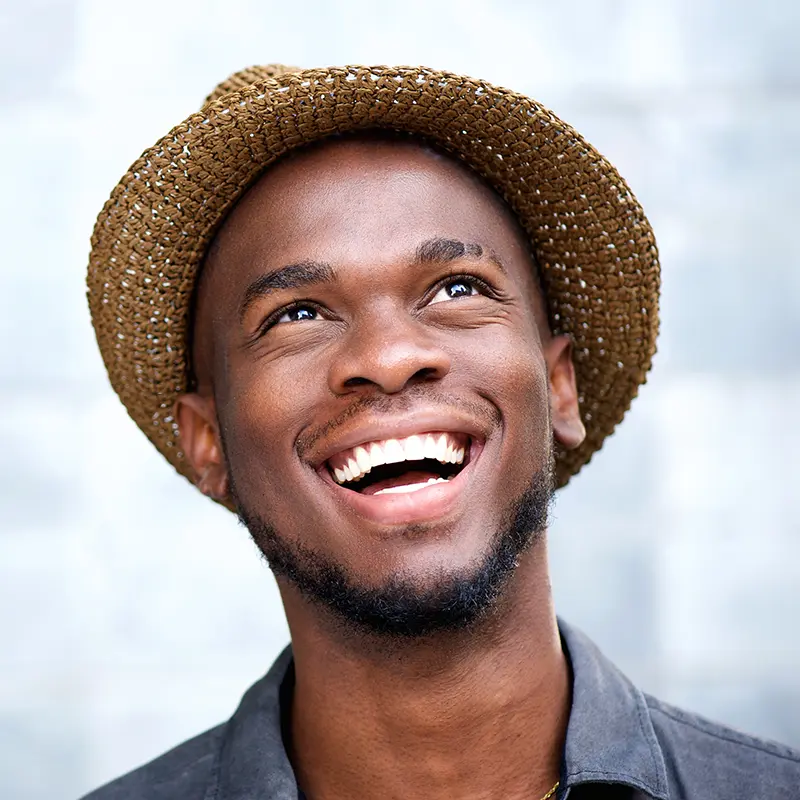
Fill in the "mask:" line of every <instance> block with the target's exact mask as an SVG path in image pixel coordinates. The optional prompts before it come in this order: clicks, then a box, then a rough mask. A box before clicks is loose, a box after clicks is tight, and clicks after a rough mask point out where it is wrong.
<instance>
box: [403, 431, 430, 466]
mask: <svg viewBox="0 0 800 800" xmlns="http://www.w3.org/2000/svg"><path fill="white" fill-rule="evenodd" d="M403 449H404V450H405V451H406V460H407V461H421V460H422V459H423V458H425V445H424V443H423V441H422V437H421V436H409V437H408V439H406V440H405V443H404V448H403Z"/></svg>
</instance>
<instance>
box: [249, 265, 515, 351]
mask: <svg viewBox="0 0 800 800" xmlns="http://www.w3.org/2000/svg"><path fill="white" fill-rule="evenodd" d="M459 282H461V283H469V284H472V285H473V286H474V287H475V288H476V289H477V290H478V291H479V292H480V293H481V294H483V295H485V296H486V297H491V298H495V299H497V298H498V297H499V295H498V292H497V291H496V290H495V289H494V288H493V287H492V286H490V285H489V283H488V282H487V281H485V280H483V278H479V277H478V276H477V275H471V274H468V273H464V272H459V273H456V274H454V275H448V276H447V277H446V278H442V280H440V281H438V282H437V283H435V284H434V285H433V286H432V287H431V288H430V289H429V290H428V292H427V293H426V295H425V302H424V303H423V307H424V306H425V305H427V303H428V302H430V300H431V299H432V298H433V297H435V296H436V293H437V292H438V291H439V290H440V289H442V288H444V287H445V286H447V285H448V284H450V283H459ZM298 308H311V309H313V310H314V311H316V312H317V313H318V314H322V313H323V312H322V308H321V306H319V305H318V304H317V303H314V302H312V301H310V300H296V301H295V302H293V303H289V305H288V306H282V307H281V308H279V309H277V310H275V311H273V312H272V314H270V315H269V316H268V317H267V318H266V319H265V320H264V321H263V322H262V323H261V324H260V325H259V326H258V328H257V330H256V331H255V333H254V334H253V340H256V339H260V338H261V337H262V336H263V335H264V334H266V333H267V332H268V331H269V330H270V329H271V328H274V327H275V325H276V324H277V322H278V320H279V319H280V318H281V317H282V316H283V315H284V314H288V313H290V312H292V311H295V310H296V309H298Z"/></svg>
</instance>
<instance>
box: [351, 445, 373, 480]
mask: <svg viewBox="0 0 800 800" xmlns="http://www.w3.org/2000/svg"><path fill="white" fill-rule="evenodd" d="M354 455H355V457H356V463H357V464H358V468H359V469H360V470H361V474H362V475H366V474H367V473H368V472H369V471H370V470H371V469H372V459H370V457H369V453H367V451H366V450H365V449H364V448H363V447H356V449H355V453H354Z"/></svg>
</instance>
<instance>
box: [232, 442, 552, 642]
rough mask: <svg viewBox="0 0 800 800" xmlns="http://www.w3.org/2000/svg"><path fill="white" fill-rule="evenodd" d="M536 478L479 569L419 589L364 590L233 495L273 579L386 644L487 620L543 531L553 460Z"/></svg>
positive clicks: (394, 583)
mask: <svg viewBox="0 0 800 800" xmlns="http://www.w3.org/2000/svg"><path fill="white" fill-rule="evenodd" d="M553 455H554V454H553V449H552V446H551V447H550V456H549V458H548V462H547V464H546V466H545V468H543V469H542V470H541V471H540V472H538V473H537V474H535V475H534V476H533V478H532V480H531V482H530V484H529V486H528V488H527V489H526V490H525V492H523V494H522V495H521V496H520V497H519V498H518V499H517V500H516V501H515V502H513V503H511V504H510V508H509V509H508V511H507V513H506V515H505V517H504V519H505V520H506V521H505V524H504V527H502V528H501V529H500V530H498V531H497V533H496V534H495V536H494V537H493V540H492V543H491V546H490V548H489V550H488V552H487V553H486V555H485V556H484V557H483V559H482V560H481V561H480V563H479V564H478V565H477V567H476V568H474V569H472V570H470V571H468V572H462V573H461V574H457V575H452V576H445V577H443V578H442V580H441V581H440V582H439V583H437V585H435V586H434V587H432V588H429V589H420V587H419V586H416V585H415V584H414V582H413V581H411V580H407V579H404V577H403V576H402V575H394V576H391V577H390V578H389V579H388V580H387V581H386V582H385V583H384V584H383V585H382V586H378V587H366V586H359V585H358V583H357V582H356V581H354V580H353V578H352V576H351V575H350V573H349V571H348V569H347V567H346V566H344V565H342V564H339V563H336V562H335V561H333V560H332V559H329V558H327V557H325V556H322V555H321V554H319V553H318V552H316V551H314V550H311V549H309V548H307V547H305V546H304V545H301V544H296V543H290V542H287V541H286V540H285V539H284V538H282V537H281V536H280V534H279V533H278V532H277V531H276V530H275V528H274V527H273V526H272V525H270V524H269V522H268V521H267V520H266V519H262V518H261V517H259V516H258V515H257V514H254V513H253V512H252V511H251V510H249V509H248V508H247V507H246V505H245V504H244V503H243V502H242V499H241V496H240V495H239V494H238V493H237V492H236V489H235V485H234V481H233V476H232V474H231V472H230V470H229V472H228V474H229V477H230V492H231V497H232V499H233V502H234V504H235V507H236V510H237V513H238V516H239V520H240V522H241V523H242V524H243V525H244V526H245V527H246V528H247V529H248V531H249V532H250V535H251V536H252V538H253V541H254V542H255V544H256V545H257V546H258V549H259V550H260V551H261V553H262V554H263V556H264V558H265V559H266V561H267V563H268V564H269V566H270V568H271V569H272V571H273V573H274V574H275V576H276V577H279V576H280V577H283V578H285V579H286V580H288V581H290V582H291V583H292V584H294V586H295V587H297V589H298V590H299V591H300V592H301V594H303V595H304V596H305V597H306V598H307V599H308V600H310V601H311V602H313V603H316V604H318V605H321V606H324V607H326V608H328V609H329V610H331V611H332V612H334V615H335V616H336V617H337V618H338V619H339V621H340V622H343V623H344V624H345V625H346V626H347V627H348V628H350V629H351V630H352V631H353V632H356V633H360V634H372V635H378V636H380V637H384V638H395V639H397V638H421V637H424V636H427V635H430V634H434V633H446V632H456V631H460V630H464V629H465V628H468V627H470V626H472V625H473V624H474V623H476V622H477V621H478V620H480V619H481V618H483V617H485V616H486V615H487V614H488V612H489V611H490V609H491V608H492V607H493V606H494V605H495V603H496V601H497V600H498V598H499V597H500V595H501V593H502V590H503V588H504V586H505V585H506V583H507V582H508V580H509V578H510V577H511V575H512V574H513V573H514V571H515V569H516V567H517V565H518V563H519V558H520V556H521V555H522V554H523V553H524V552H525V551H526V550H528V549H529V548H530V547H531V546H532V545H533V544H534V543H535V542H536V541H537V540H538V539H539V538H540V536H541V534H542V533H543V532H544V531H545V529H546V528H547V524H548V519H549V515H550V508H551V505H552V501H553V496H554V459H553Z"/></svg>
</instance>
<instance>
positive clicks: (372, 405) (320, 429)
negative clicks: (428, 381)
mask: <svg viewBox="0 0 800 800" xmlns="http://www.w3.org/2000/svg"><path fill="white" fill-rule="evenodd" d="M423 403H424V405H425V408H426V409H429V408H431V407H434V408H438V409H441V410H443V411H446V410H448V409H458V410H459V411H461V412H466V413H467V414H469V415H470V416H472V417H473V418H474V419H476V420H478V421H480V422H483V423H485V424H486V425H487V426H489V427H491V426H494V425H498V424H499V423H500V421H501V419H502V417H501V414H500V410H499V409H498V408H497V407H496V406H495V405H492V404H491V403H489V402H486V403H478V402H475V401H474V400H468V399H467V398H464V397H460V396H459V395H457V394H452V393H449V392H438V391H437V392H432V391H431V390H430V388H426V387H424V386H418V387H411V388H409V389H407V390H406V391H404V392H403V393H402V394H396V395H387V394H371V395H364V396H362V397H359V398H358V399H356V400H354V401H353V402H352V403H351V404H350V405H349V406H347V408H345V409H344V410H343V411H342V412H341V413H340V414H337V415H336V416H335V417H333V419H330V420H328V421H327V422H325V423H323V424H322V425H319V426H317V427H314V428H310V429H308V430H307V431H305V432H304V433H302V434H301V435H300V436H299V437H298V439H297V452H298V454H299V455H300V457H301V458H303V457H305V454H306V453H307V452H308V451H309V450H310V449H311V448H312V447H314V446H315V445H316V443H317V442H318V441H319V440H320V439H324V438H325V437H326V436H329V435H330V434H331V433H332V432H333V431H335V430H336V429H337V428H339V427H341V426H342V425H346V424H347V423H348V422H350V421H351V420H352V419H353V418H355V417H358V416H360V415H362V414H368V413H369V414H373V415H374V414H387V415H388V414H395V415H397V414H408V413H411V414H413V413H414V410H415V409H417V408H419V407H420V406H421V405H422V404H423Z"/></svg>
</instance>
